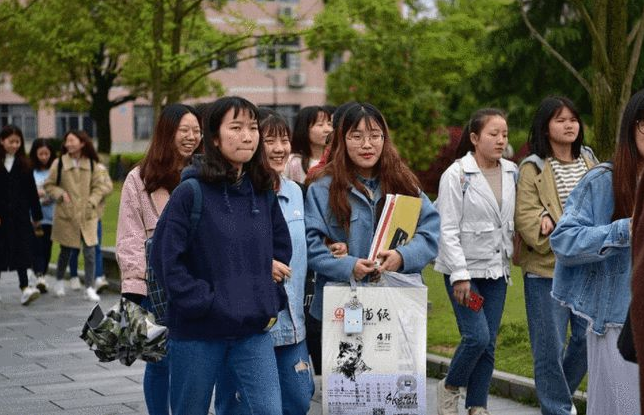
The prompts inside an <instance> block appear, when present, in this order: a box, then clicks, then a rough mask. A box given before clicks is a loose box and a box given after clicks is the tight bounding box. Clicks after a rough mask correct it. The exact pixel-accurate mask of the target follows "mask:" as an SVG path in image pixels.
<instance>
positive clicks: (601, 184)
mask: <svg viewBox="0 0 644 415" xmlns="http://www.w3.org/2000/svg"><path fill="white" fill-rule="evenodd" d="M614 207H615V205H614V200H613V172H612V164H607V163H602V164H600V165H598V166H597V167H595V168H593V169H591V170H590V171H589V172H588V173H587V174H586V175H585V176H584V177H583V178H582V179H581V180H580V181H579V183H578V184H577V186H576V187H575V189H574V190H573V191H572V193H571V194H570V196H569V197H568V200H567V201H566V207H565V210H564V214H563V216H562V217H561V220H560V221H559V223H557V227H556V228H555V231H554V232H553V233H552V235H551V236H550V246H551V247H552V250H553V251H554V253H555V255H556V257H557V261H556V264H555V273H554V281H553V285H552V296H553V297H554V298H555V299H556V300H558V301H560V302H561V303H562V304H564V305H566V306H567V307H570V308H571V309H572V311H573V312H574V313H575V314H579V315H581V316H582V317H584V318H586V319H587V320H588V321H589V322H590V324H591V329H592V331H593V332H595V333H597V334H599V335H602V334H604V333H605V332H606V327H607V326H621V325H623V324H624V320H625V319H626V313H627V310H628V305H629V303H630V297H631V289H630V281H631V243H630V230H629V227H630V221H631V219H630V218H624V219H618V220H615V221H613V220H612V219H611V217H612V215H613V210H614Z"/></svg>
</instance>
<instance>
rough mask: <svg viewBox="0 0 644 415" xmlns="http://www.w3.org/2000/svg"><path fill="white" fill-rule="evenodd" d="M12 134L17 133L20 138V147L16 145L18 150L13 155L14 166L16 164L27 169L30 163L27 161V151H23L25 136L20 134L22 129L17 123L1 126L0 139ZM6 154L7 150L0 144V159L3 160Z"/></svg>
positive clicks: (23, 169) (24, 169)
mask: <svg viewBox="0 0 644 415" xmlns="http://www.w3.org/2000/svg"><path fill="white" fill-rule="evenodd" d="M12 135H17V136H18V138H20V147H18V151H16V155H15V157H16V159H15V163H16V166H18V167H19V168H20V169H21V170H22V171H28V170H29V169H31V163H30V162H29V158H27V152H26V151H25V136H24V135H23V134H22V130H21V129H20V128H19V127H18V126H17V125H13V124H7V125H5V126H4V127H2V130H0V140H5V139H7V138H9V137H10V136H12ZM6 156H7V152H6V151H5V149H4V146H2V145H0V160H3V161H4V159H5V157H6Z"/></svg>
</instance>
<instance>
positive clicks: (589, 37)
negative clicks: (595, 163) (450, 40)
mask: <svg viewBox="0 0 644 415" xmlns="http://www.w3.org/2000/svg"><path fill="white" fill-rule="evenodd" d="M518 3H519V7H518V9H519V12H520V13H521V16H522V19H523V21H524V23H525V26H526V27H527V29H528V30H529V33H530V34H531V36H532V37H533V38H534V39H535V40H536V41H537V42H539V44H540V45H541V47H542V49H543V51H544V52H545V54H543V53H542V56H544V55H545V56H548V57H549V58H550V59H551V60H553V61H555V62H556V63H557V64H558V66H559V67H560V68H563V69H564V70H565V71H566V72H568V73H569V74H571V75H572V76H573V77H574V79H575V80H576V82H577V84H578V85H580V86H581V87H582V88H583V90H584V91H585V93H586V96H587V99H588V101H589V102H590V104H591V108H592V124H593V132H594V136H595V141H594V145H595V150H596V152H597V154H598V155H599V157H600V158H602V159H607V158H609V157H610V156H611V154H612V152H613V148H614V145H615V141H616V138H617V135H618V133H619V125H620V123H621V116H622V113H623V111H624V108H625V106H626V103H627V102H628V99H629V98H630V96H631V94H632V92H633V85H634V82H635V80H636V79H641V72H642V69H643V68H642V63H641V50H642V44H643V42H644V4H642V2H640V1H634V0H630V1H629V0H594V1H589V0H569V1H566V2H550V1H546V0H530V1H529V0H518ZM552 3H557V6H558V7H556V6H555V7H553V4H552ZM541 13H545V16H547V17H550V19H545V24H544V25H543V26H542V27H539V26H537V25H536V24H535V23H534V22H533V21H534V20H533V17H532V16H537V17H538V16H539V14H541ZM560 26H572V27H575V26H576V27H581V28H582V30H583V31H585V33H584V37H585V38H586V41H585V42H583V43H582V44H580V45H579V47H578V48H574V49H573V48H570V43H571V42H570V41H569V39H564V40H563V41H561V39H558V38H556V37H553V36H552V35H550V32H551V31H552V29H553V27H554V28H558V27H560ZM560 32H561V30H560ZM575 40H577V39H573V40H572V41H573V42H574V41H575ZM580 51H581V53H580ZM578 55H582V56H583V57H584V59H583V60H582V61H579V59H577V58H578Z"/></svg>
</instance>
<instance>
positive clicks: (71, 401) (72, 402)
mask: <svg viewBox="0 0 644 415" xmlns="http://www.w3.org/2000/svg"><path fill="white" fill-rule="evenodd" d="M49 282H50V283H52V282H53V280H52V279H49ZM0 296H1V297H2V300H1V301H0V414H20V415H30V414H34V415H35V414H37V415H43V414H64V415H72V414H74V415H76V414H77V415H91V414H97V415H98V414H145V413H146V408H145V403H144V400H143V392H142V384H141V382H142V379H143V368H144V363H142V362H138V361H137V362H135V363H134V364H133V365H132V366H130V367H126V366H123V365H121V364H120V363H118V362H111V363H99V362H98V360H97V359H96V358H95V357H94V354H93V353H92V352H90V351H89V350H88V347H87V346H86V345H85V343H84V342H83V341H82V340H81V339H80V338H79V337H78V336H79V335H80V331H81V327H82V324H83V322H84V321H85V319H86V318H87V315H88V314H89V311H90V309H91V307H92V304H91V303H89V302H87V301H84V300H83V297H82V291H71V290H69V288H68V289H67V296H65V297H64V298H61V299H59V298H55V297H54V296H53V295H52V294H51V293H49V294H44V295H43V296H41V298H40V299H38V300H37V301H36V302H34V303H33V304H31V305H30V306H28V307H23V306H21V305H20V295H19V289H18V276H17V274H16V273H7V272H4V273H2V274H1V278H0ZM101 298H102V301H101V307H102V308H103V309H104V310H107V309H108V308H110V307H111V306H112V305H113V304H115V303H116V301H117V300H118V296H117V295H115V294H107V295H102V297H101ZM319 380H320V379H319V378H317V379H316V386H317V387H316V389H317V393H316V395H315V396H314V398H313V403H312V408H311V410H310V411H309V414H310V415H320V414H321V413H322V410H321V405H320V401H321V399H320V393H319V385H320V383H319ZM436 383H437V380H436V379H431V378H429V379H427V393H428V405H429V408H432V410H431V411H430V412H429V413H430V414H435V411H434V410H433V408H435V407H436ZM489 409H490V411H491V412H492V413H493V414H494V415H537V414H539V411H538V410H537V409H536V408H531V407H527V406H524V405H521V404H519V403H516V402H513V401H510V400H507V399H500V398H495V397H492V398H491V400H490V408H489ZM461 414H465V410H464V409H462V408H461Z"/></svg>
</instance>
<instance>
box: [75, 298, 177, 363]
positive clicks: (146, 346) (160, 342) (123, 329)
mask: <svg viewBox="0 0 644 415" xmlns="http://www.w3.org/2000/svg"><path fill="white" fill-rule="evenodd" d="M167 330H168V329H167V328H166V327H164V326H160V325H158V324H156V321H155V318H154V315H153V314H152V313H150V312H148V311H146V310H145V309H143V308H142V307H141V306H139V305H138V304H136V303H133V302H132V301H129V300H127V299H125V298H121V300H120V301H119V303H118V304H116V305H114V306H113V307H112V308H111V309H110V310H109V311H108V312H107V314H103V311H102V310H101V307H100V305H98V304H97V305H96V306H95V307H94V308H93V309H92V312H91V313H90V316H89V317H88V319H87V321H86V322H85V325H84V326H83V331H82V333H81V335H80V338H81V339H83V340H84V341H85V343H87V344H88V345H89V347H90V350H92V351H94V354H96V356H97V357H98V360H99V361H100V362H111V361H113V360H116V359H118V360H119V361H120V362H121V363H122V364H124V365H126V366H130V365H131V364H132V363H134V361H135V360H136V359H142V360H144V361H146V362H158V361H159V360H161V359H162V358H163V357H164V356H165V355H166V341H167Z"/></svg>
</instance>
